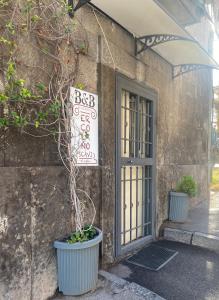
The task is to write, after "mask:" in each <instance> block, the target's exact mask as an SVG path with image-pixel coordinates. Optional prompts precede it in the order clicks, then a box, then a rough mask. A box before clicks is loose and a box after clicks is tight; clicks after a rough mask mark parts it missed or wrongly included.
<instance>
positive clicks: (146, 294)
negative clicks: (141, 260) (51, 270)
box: [52, 271, 165, 300]
mask: <svg viewBox="0 0 219 300" xmlns="http://www.w3.org/2000/svg"><path fill="white" fill-rule="evenodd" d="M52 299H53V300H75V299H78V300H165V299H164V298H161V297H160V296H158V295H157V294H155V293H153V292H151V291H150V290H148V289H147V288H144V287H142V286H140V285H138V284H136V283H134V282H129V281H126V280H124V279H122V278H120V277H118V276H116V275H114V274H111V273H108V272H106V271H100V272H99V281H98V285H97V289H96V290H95V291H93V292H90V293H88V294H85V295H83V296H77V297H72V296H71V297H70V296H63V295H61V294H59V295H57V296H55V297H53V298H52Z"/></svg>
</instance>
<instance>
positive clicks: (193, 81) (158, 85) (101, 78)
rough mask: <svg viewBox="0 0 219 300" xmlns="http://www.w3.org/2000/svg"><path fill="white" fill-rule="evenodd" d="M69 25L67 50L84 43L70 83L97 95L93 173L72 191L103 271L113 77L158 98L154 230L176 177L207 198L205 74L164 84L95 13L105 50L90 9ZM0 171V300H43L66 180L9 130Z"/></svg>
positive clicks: (108, 230) (51, 286)
mask: <svg viewBox="0 0 219 300" xmlns="http://www.w3.org/2000/svg"><path fill="white" fill-rule="evenodd" d="M76 17H77V18H76V20H75V23H76V25H75V42H76V43H78V44H79V45H80V44H81V42H83V41H84V39H85V38H86V39H87V40H88V44H89V47H88V55H80V58H79V74H78V78H77V81H78V82H82V83H83V84H84V85H85V89H86V90H88V91H90V92H93V93H98V94H99V96H100V98H99V101H100V115H99V138H100V146H99V150H100V166H99V167H95V168H82V169H81V178H79V185H80V187H82V188H83V189H85V191H86V192H87V193H89V195H90V196H91V197H92V199H93V200H94V202H95V205H96V209H97V215H96V221H95V223H96V225H98V226H99V227H100V228H101V229H102V230H103V232H104V241H103V246H102V254H103V258H102V262H103V265H106V264H109V263H112V262H113V260H114V230H115V145H116V144H115V143H116V141H115V130H116V128H115V117H116V111H115V101H116V99H115V71H117V72H120V73H122V74H124V75H126V76H127V77H129V78H130V79H133V80H136V81H138V82H140V83H141V84H146V85H147V86H150V87H151V88H153V89H155V90H156V91H157V93H158V103H157V115H156V132H157V135H156V144H157V148H156V169H157V176H156V192H157V193H156V198H155V199H153V201H154V202H155V204H156V229H157V232H158V230H159V227H160V225H161V224H162V222H163V220H165V219H166V218H167V208H168V203H167V193H168V191H169V190H170V188H171V187H173V186H174V184H175V182H176V180H177V179H178V178H179V177H180V176H181V175H183V174H189V175H190V174H191V175H193V176H194V177H195V179H197V181H198V184H199V195H198V197H197V199H195V200H194V202H197V201H201V200H204V199H208V146H209V145H208V130H209V108H210V100H211V73H210V71H206V70H200V71H197V72H194V73H190V74H187V75H184V76H183V77H178V78H177V79H175V80H173V79H172V69H171V66H170V65H169V64H168V63H167V62H166V61H164V60H163V59H162V58H161V57H159V56H158V55H156V54H155V53H154V52H153V51H150V50H148V51H147V52H145V53H143V54H141V55H139V56H138V58H136V57H135V56H134V39H133V37H132V36H131V35H130V34H129V33H127V32H126V31H125V30H124V29H122V28H120V27H119V26H118V25H116V24H114V23H113V22H112V21H111V20H110V19H107V18H106V17H104V16H103V15H101V14H99V13H97V17H98V20H99V22H100V24H101V27H102V30H103V31H104V33H105V37H106V38H107V42H106V40H105V38H104V37H103V33H102V30H101V29H100V27H99V25H98V23H97V20H96V18H95V16H94V14H93V11H92V9H91V8H89V7H84V8H82V9H80V10H79V11H78V12H77V14H76ZM100 36H101V37H100ZM25 51H26V52H27V49H24V53H23V58H22V57H21V60H22V59H23V60H25V59H26V57H27V58H28V60H29V63H33V64H37V62H38V59H39V57H38V55H37V53H33V55H30V53H29V52H28V53H29V54H28V55H27V56H26V55H25V53H26V52H25ZM29 51H31V50H30V49H29ZM31 76H35V75H34V74H32V73H30V74H29V73H28V74H26V77H28V78H29V80H31ZM0 166H1V168H0V245H1V247H0V278H1V279H0V299H4V300H5V299H7V300H14V299H18V300H20V299H22V300H29V299H34V300H44V299H47V298H48V297H50V296H52V295H53V293H54V292H55V290H56V288H57V282H56V264H55V256H54V250H53V248H52V243H53V241H54V240H55V239H57V238H59V237H62V236H63V235H66V234H67V233H69V231H70V230H71V210H70V203H69V202H68V193H67V178H66V174H65V171H64V169H63V168H62V167H61V163H60V160H59V158H58V155H57V148H56V145H55V144H54V143H53V141H52V140H48V139H45V140H38V139H34V138H31V137H28V136H26V135H20V134H18V133H17V132H16V131H13V132H12V133H11V134H10V137H9V140H8V147H7V150H6V151H5V152H0ZM194 202H193V204H194ZM191 205H192V202H191ZM2 295H3V297H2ZM1 297H2V298H1Z"/></svg>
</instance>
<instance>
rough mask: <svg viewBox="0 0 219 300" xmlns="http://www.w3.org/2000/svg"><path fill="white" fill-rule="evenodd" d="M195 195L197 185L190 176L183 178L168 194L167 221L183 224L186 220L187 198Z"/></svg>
mask: <svg viewBox="0 0 219 300" xmlns="http://www.w3.org/2000/svg"><path fill="white" fill-rule="evenodd" d="M196 195H197V184H196V182H195V180H194V179H193V177H192V176H183V177H182V178H181V180H180V181H179V182H178V183H177V184H176V189H175V190H174V191H171V192H170V193H169V220H170V221H173V222H185V221H186V219H187V218H188V210H189V198H191V197H195V196H196Z"/></svg>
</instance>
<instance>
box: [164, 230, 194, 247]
mask: <svg viewBox="0 0 219 300" xmlns="http://www.w3.org/2000/svg"><path fill="white" fill-rule="evenodd" d="M192 234H193V233H192V232H190V231H184V230H178V229H172V228H165V229H164V239H165V240H168V241H175V242H180V243H184V244H191V240H192Z"/></svg>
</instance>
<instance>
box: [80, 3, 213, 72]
mask: <svg viewBox="0 0 219 300" xmlns="http://www.w3.org/2000/svg"><path fill="white" fill-rule="evenodd" d="M81 1H83V2H90V3H91V4H93V5H94V6H96V7H97V8H98V9H99V10H101V11H102V12H103V13H105V14H107V15H108V16H109V17H111V18H112V19H113V20H115V21H116V22H117V23H119V24H120V25H121V26H122V27H124V28H125V29H127V30H128V31H129V32H130V33H132V34H133V35H134V36H135V39H136V55H138V54H140V53H141V52H143V51H145V50H147V49H148V48H150V49H153V50H154V51H155V52H157V53H158V54H159V55H160V56H161V57H163V58H164V59H165V60H166V61H167V62H169V63H170V64H171V65H172V66H173V67H174V70H175V72H174V77H175V76H178V75H180V74H182V73H185V72H187V71H191V70H193V69H197V68H217V69H218V68H219V66H218V64H217V63H216V62H215V60H214V59H213V58H212V57H210V55H209V54H208V53H207V52H206V51H205V50H204V49H203V48H202V47H201V45H200V44H199V43H198V42H197V41H196V40H195V39H194V38H193V37H192V36H191V35H190V34H189V33H188V32H187V31H186V30H185V29H184V28H182V27H181V26H180V25H179V24H177V22H176V21H175V20H174V19H173V18H172V17H171V16H170V15H169V14H168V12H167V11H166V10H165V9H164V8H162V7H161V6H160V5H159V3H158V2H157V1H155V0H137V1H133V0H132V1H130V0H90V1H89V0H88V1H86V0H81Z"/></svg>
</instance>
